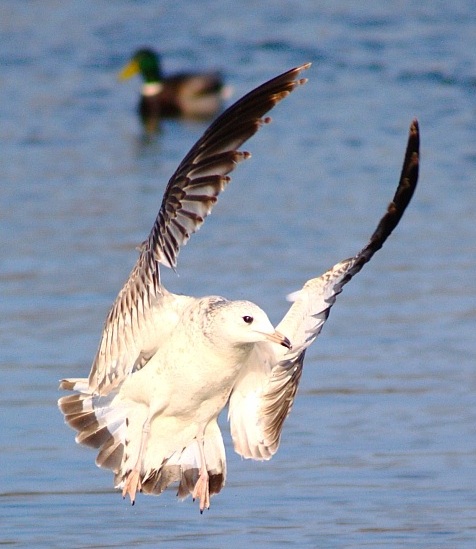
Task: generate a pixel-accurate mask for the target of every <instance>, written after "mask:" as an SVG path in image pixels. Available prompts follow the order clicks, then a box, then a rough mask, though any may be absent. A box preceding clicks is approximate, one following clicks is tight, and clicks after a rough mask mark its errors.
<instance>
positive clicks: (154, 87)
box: [142, 82, 164, 97]
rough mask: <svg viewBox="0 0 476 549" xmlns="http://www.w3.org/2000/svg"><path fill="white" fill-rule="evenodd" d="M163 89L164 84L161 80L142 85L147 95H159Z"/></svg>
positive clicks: (143, 92)
mask: <svg viewBox="0 0 476 549" xmlns="http://www.w3.org/2000/svg"><path fill="white" fill-rule="evenodd" d="M163 89H164V86H163V84H161V83H160V82H146V83H145V84H143V85H142V95H145V96H146V97H150V96H152V95H158V94H159V93H160V92H161V91H162V90H163Z"/></svg>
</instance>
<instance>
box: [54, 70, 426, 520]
mask: <svg viewBox="0 0 476 549" xmlns="http://www.w3.org/2000/svg"><path fill="white" fill-rule="evenodd" d="M309 66H310V63H307V64H303V65H301V66H299V67H296V68H294V69H291V70H289V71H287V72H285V73H283V74H281V75H280V76H277V77H276V78H273V79H272V80H270V81H268V82H266V83H265V84H263V85H261V86H259V87H258V88H256V89H254V90H253V91H251V92H250V93H248V94H247V95H245V96H244V97H243V98H241V99H240V100H239V101H237V102H236V103H235V104H234V105H232V106H231V107H230V108H229V109H227V110H226V111H225V112H224V113H223V114H222V115H221V116H219V117H218V118H217V119H216V121H215V122H213V123H212V124H211V126H210V127H209V128H208V130H207V131H206V132H205V133H204V134H203V136H202V137H201V138H200V139H199V140H198V142H197V143H196V144H195V145H194V146H193V147H192V149H191V150H190V152H189V153H188V154H187V155H186V156H185V158H184V160H183V161H182V162H181V164H180V165H179V167H178V168H177V170H176V172H175V173H174V174H173V175H172V177H171V179H170V181H169V182H168V185H167V187H166V190H165V194H164V197H163V200H162V204H161V207H160V211H159V213H158V216H157V218H156V221H155V223H154V225H153V227H152V230H151V232H150V234H149V237H148V238H147V240H145V241H144V242H143V244H142V245H141V247H140V253H139V258H138V259H137V262H136V264H135V266H134V267H133V269H132V272H131V273H130V275H129V278H128V279H127V281H126V283H125V284H124V286H123V288H122V289H121V291H120V292H119V294H118V296H117V298H116V300H115V302H114V304H113V305H112V308H111V309H110V312H109V314H108V316H107V318H106V321H105V324H104V328H103V332H102V336H101V339H100V344H99V348H98V351H97V354H96V356H95V359H94V362H93V365H92V368H91V372H90V374H89V377H88V378H74V379H64V380H62V381H61V382H60V389H65V390H69V391H73V394H70V395H68V396H64V397H62V398H61V399H60V400H59V402H58V404H59V408H60V410H61V411H62V413H63V414H64V416H65V421H66V422H67V423H68V424H69V425H70V426H71V427H72V428H73V429H75V430H76V431H77V435H76V442H78V443H81V444H85V445H87V446H90V447H93V448H96V449H98V454H97V457H96V464H97V465H98V466H100V467H104V468H107V469H111V470H112V471H113V473H114V486H115V488H117V489H120V490H122V496H123V498H125V497H126V496H129V497H130V500H131V503H132V504H134V502H135V498H136V494H137V492H144V493H146V494H157V495H158V494H160V493H162V492H163V491H164V490H165V489H166V488H167V487H168V486H169V485H170V484H173V483H178V491H177V496H178V497H179V498H185V497H187V496H188V495H190V494H191V495H192V497H193V499H194V500H195V499H198V501H199V509H200V512H203V510H204V509H208V508H209V506H210V497H211V496H212V495H214V494H217V493H219V492H220V491H221V489H222V488H223V486H224V484H225V479H226V457H225V448H224V444H223V439H222V435H221V431H220V428H219V426H218V423H217V418H218V416H219V414H220V412H221V411H222V410H223V409H224V408H225V407H226V406H227V405H228V419H229V422H230V429H231V436H232V439H233V444H234V449H235V451H236V452H237V453H238V454H239V455H241V456H242V457H244V458H250V459H254V460H268V459H270V458H271V457H272V456H273V455H274V454H275V453H276V451H277V450H278V446H279V444H280V438H281V432H282V429H283V424H284V421H285V419H286V417H287V416H288V414H289V413H290V411H291V408H292V405H293V401H294V398H295V396H296V391H297V389H298V385H299V381H300V378H301V374H302V370H303V364H304V356H305V354H306V350H307V348H308V347H309V345H311V343H312V342H313V341H314V340H315V339H316V337H317V336H318V335H319V333H320V331H321V329H322V327H323V325H324V323H325V321H326V320H327V318H328V316H329V311H330V309H331V307H332V305H333V304H334V303H335V301H336V298H337V296H338V294H340V293H341V291H342V289H343V287H344V285H345V284H346V283H347V282H349V280H350V279H351V278H352V277H353V276H354V275H355V274H356V273H358V272H359V271H360V270H361V269H362V267H363V266H364V265H365V264H366V263H367V262H368V261H370V259H371V258H372V256H373V255H374V253H375V252H376V251H377V250H379V249H380V248H381V247H382V245H383V244H384V242H385V240H386V239H387V238H388V236H389V235H390V234H391V233H392V231H393V229H395V227H396V226H397V224H398V223H399V221H400V219H401V217H402V215H403V213H404V211H405V209H406V207H407V205H408V204H409V202H410V200H411V198H412V196H413V193H414V190H415V187H416V184H417V180H418V167H419V129H418V122H417V120H416V119H415V120H413V122H412V123H411V126H410V132H409V137H408V144H407V148H406V152H405V158H404V162H403V168H402V171H401V176H400V180H399V183H398V187H397V190H396V192H395V195H394V197H393V200H392V201H391V202H390V205H389V206H388V208H387V210H386V212H385V214H384V215H383V217H382V218H381V220H380V222H379V223H378V226H377V228H376V230H375V232H374V233H373V234H372V236H371V237H370V240H369V242H368V244H367V245H366V246H365V247H364V248H363V249H362V250H361V251H360V252H358V253H357V254H356V255H355V256H353V257H351V258H349V259H345V260H344V261H341V262H339V263H337V264H336V265H334V266H333V267H332V268H330V269H329V270H328V271H327V272H325V273H324V274H323V275H321V276H319V277H317V278H313V279H311V280H308V281H307V282H306V283H305V284H304V286H303V287H302V289H300V290H299V291H297V292H295V293H293V294H291V296H290V300H291V301H292V305H291V306H290V308H289V310H288V312H287V313H286V314H285V316H284V318H283V319H282V320H281V322H280V323H279V324H278V325H277V326H276V327H273V325H272V324H271V322H270V320H269V319H268V316H267V314H266V313H265V312H264V311H263V310H262V309H261V308H260V307H258V306H257V305H255V304H254V303H251V302H249V301H244V300H243V301H230V300H227V299H225V298H223V297H220V296H207V297H198V298H197V297H191V296H186V295H177V294H174V293H171V292H169V291H168V290H167V289H166V288H165V287H164V286H163V285H162V283H161V280H160V270H159V266H160V264H162V265H164V266H166V267H169V268H172V269H175V267H176V263H177V255H178V253H179V250H180V248H181V246H183V245H184V244H185V243H186V242H187V240H188V239H189V237H190V236H191V234H192V233H194V232H196V231H197V230H198V229H199V227H200V226H201V224H202V223H203V221H204V219H205V217H206V216H207V215H208V214H209V213H210V212H211V210H212V208H213V206H214V205H215V203H216V201H217V197H218V195H219V194H220V192H221V191H222V190H223V189H224V188H225V187H226V185H227V184H228V183H229V182H230V177H229V175H228V174H229V173H230V172H231V171H232V170H233V169H234V168H235V166H236V165H237V164H238V163H240V162H241V161H243V160H245V159H247V158H249V156H250V154H249V153H248V152H242V151H239V150H238V149H239V147H240V146H241V145H242V144H243V143H244V142H245V141H246V140H247V139H248V138H250V137H251V136H252V135H253V134H255V133H256V132H257V131H258V130H259V129H260V128H261V127H262V126H263V125H264V124H267V123H268V122H269V121H270V118H269V117H265V116H264V115H265V114H266V113H267V112H268V111H269V110H270V109H272V108H273V107H274V106H275V105H276V104H277V103H279V102H280V101H281V100H282V99H284V98H285V97H287V96H288V95H289V94H290V93H291V92H292V91H294V90H295V89H297V88H298V87H300V86H301V85H302V84H304V83H305V82H306V81H307V80H306V79H305V78H302V77H301V73H302V72H303V71H304V70H306V69H308V68H309Z"/></svg>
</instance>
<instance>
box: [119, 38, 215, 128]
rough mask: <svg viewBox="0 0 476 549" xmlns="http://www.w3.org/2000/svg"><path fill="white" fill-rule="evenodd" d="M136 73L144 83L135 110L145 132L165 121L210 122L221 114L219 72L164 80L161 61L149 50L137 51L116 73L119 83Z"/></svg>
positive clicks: (184, 75) (174, 75) (187, 74)
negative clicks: (163, 119)
mask: <svg viewBox="0 0 476 549" xmlns="http://www.w3.org/2000/svg"><path fill="white" fill-rule="evenodd" d="M139 73H140V74H141V75H142V78H143V80H144V83H143V85H142V90H141V98H140V101H139V107H138V110H139V115H140V117H141V119H142V122H143V124H144V126H145V127H146V128H148V127H150V126H155V125H157V123H158V121H159V120H160V118H164V117H180V116H183V117H187V118H210V117H212V116H214V115H215V114H216V113H217V111H219V110H220V108H221V106H222V101H223V99H224V97H225V95H226V90H225V86H224V84H223V80H222V78H221V76H220V74H219V73H218V72H208V73H199V72H195V73H193V72H180V73H176V74H172V75H170V76H164V75H163V74H162V67H161V63H160V57H159V55H158V54H157V53H156V52H155V51H154V50H152V49H148V48H143V49H140V50H138V51H136V52H135V54H134V55H133V56H132V58H131V60H130V61H129V63H127V65H126V66H125V67H124V68H123V69H122V71H121V72H120V73H119V79H121V80H124V79H127V78H131V77H132V76H134V75H136V74H139Z"/></svg>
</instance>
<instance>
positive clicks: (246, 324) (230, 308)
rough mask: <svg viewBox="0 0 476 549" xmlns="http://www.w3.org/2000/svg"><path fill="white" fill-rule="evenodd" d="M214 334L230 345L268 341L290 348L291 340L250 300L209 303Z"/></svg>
mask: <svg viewBox="0 0 476 549" xmlns="http://www.w3.org/2000/svg"><path fill="white" fill-rule="evenodd" d="M210 312H212V316H213V331H214V335H216V336H218V338H219V339H220V340H221V341H225V340H226V341H227V342H228V343H230V344H232V345H242V344H248V343H258V342H259V341H269V342H271V343H276V344H278V345H282V346H283V347H286V348H287V349H290V348H291V342H290V341H289V339H288V338H287V337H286V336H284V335H283V334H281V333H279V332H277V331H276V330H275V329H274V327H273V325H272V324H271V322H270V320H269V318H268V315H267V314H266V313H265V312H264V311H263V309H261V308H260V307H258V305H255V304H254V303H251V302H250V301H226V300H221V301H218V300H217V301H216V302H215V303H213V304H212V305H211V308H210Z"/></svg>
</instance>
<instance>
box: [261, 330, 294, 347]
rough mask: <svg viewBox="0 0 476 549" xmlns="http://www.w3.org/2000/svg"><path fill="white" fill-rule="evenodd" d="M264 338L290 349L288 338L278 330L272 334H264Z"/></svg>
mask: <svg viewBox="0 0 476 549" xmlns="http://www.w3.org/2000/svg"><path fill="white" fill-rule="evenodd" d="M266 339H267V340H268V341H272V342H273V343H277V344H278V345H282V346H283V347H286V349H291V348H292V345H291V342H290V341H289V339H288V338H287V337H286V336H284V335H283V334H281V333H279V332H273V333H272V334H266Z"/></svg>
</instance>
